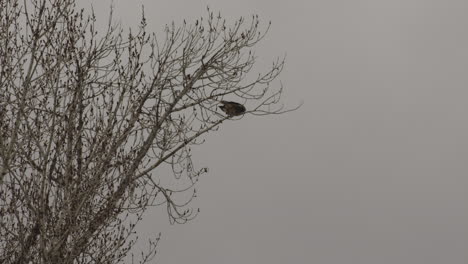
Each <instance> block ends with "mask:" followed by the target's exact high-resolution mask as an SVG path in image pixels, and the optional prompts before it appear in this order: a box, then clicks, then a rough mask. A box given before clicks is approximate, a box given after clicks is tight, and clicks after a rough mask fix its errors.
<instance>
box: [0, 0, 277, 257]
mask: <svg viewBox="0 0 468 264" xmlns="http://www.w3.org/2000/svg"><path fill="white" fill-rule="evenodd" d="M26 2H28V4H26ZM95 22H96V17H95V15H94V14H93V13H91V14H89V15H87V13H86V12H85V11H84V10H77V9H76V7H75V3H74V1H73V0H34V1H25V2H22V1H21V2H20V1H16V0H8V1H1V2H0V217H1V218H0V263H117V262H121V261H123V259H124V258H125V257H126V256H127V255H128V253H129V251H130V249H131V247H132V245H133V244H134V242H135V239H136V237H135V236H134V234H135V231H134V228H135V225H136V223H137V222H138V221H139V220H141V218H142V215H143V213H144V211H145V210H146V209H147V208H148V207H149V206H153V205H165V206H166V207H167V211H168V215H169V219H170V221H171V222H177V223H184V222H186V221H188V220H190V219H192V218H193V217H194V216H195V215H196V211H193V210H192V209H190V208H189V207H188V206H187V205H188V203H189V202H190V201H191V200H192V199H193V198H194V197H195V196H196V191H195V188H194V187H195V184H196V183H197V181H198V177H199V176H200V175H201V174H203V173H205V172H206V171H207V169H206V168H202V169H195V167H194V165H193V164H192V161H191V152H190V146H191V145H194V144H201V143H203V141H202V140H201V136H202V135H203V134H205V133H207V132H209V131H213V130H216V129H217V128H218V126H219V125H220V124H221V123H222V122H223V121H225V120H226V119H229V118H234V117H233V116H234V115H227V114H225V113H224V112H223V111H220V110H221V109H220V108H219V107H218V106H219V105H220V101H221V100H226V99H230V100H235V101H237V102H240V103H241V104H243V105H245V106H246V109H245V108H244V111H245V110H246V111H245V113H244V112H242V113H239V114H242V115H244V114H245V115H248V114H259V115H261V114H274V113H280V112H281V111H282V110H281V109H272V108H271V107H274V106H275V105H276V104H277V103H278V100H279V97H280V95H281V89H279V90H276V91H273V90H272V89H270V87H269V85H270V82H271V81H273V80H274V79H275V78H276V77H277V76H278V74H279V73H280V72H281V70H282V67H283V61H282V60H278V61H276V62H275V63H273V65H272V68H271V69H270V70H268V71H267V72H266V73H264V74H259V75H258V76H256V77H254V78H253V79H252V78H251V80H250V81H247V79H248V78H247V74H248V73H249V71H250V70H251V69H252V66H253V65H254V62H255V56H254V54H253V52H252V51H251V50H250V48H251V47H253V46H254V45H255V44H256V43H257V42H258V41H260V40H261V39H262V38H263V36H264V33H261V32H260V31H259V20H258V18H257V16H253V17H252V18H251V20H249V21H246V20H245V19H243V18H241V19H239V20H237V21H236V22H235V23H233V24H232V25H228V24H227V22H226V21H225V20H223V19H222V18H221V16H220V15H215V14H213V12H211V11H208V16H207V18H205V19H200V20H197V21H195V22H194V23H186V22H185V21H184V22H183V23H181V25H180V26H176V25H175V24H174V23H173V24H170V25H167V26H166V28H165V32H164V37H163V38H162V39H160V38H157V37H156V35H155V34H150V33H148V32H147V31H146V19H145V17H144V15H143V16H142V20H141V24H140V26H139V27H138V28H137V30H134V31H131V30H129V31H128V32H126V31H123V30H122V29H121V28H120V27H118V26H116V25H115V24H114V23H113V22H112V19H110V20H109V24H108V26H107V28H106V29H105V30H104V31H103V32H98V30H97V28H96V23H95ZM267 30H268V28H267ZM267 30H266V31H267ZM266 31H265V32H266ZM236 116H237V115H236ZM238 118H239V117H235V118H234V119H238ZM167 173H171V174H172V175H173V176H174V177H175V179H176V182H177V183H176V184H174V183H172V184H168V183H165V182H164V180H163V177H164V175H166V174H167ZM187 194H189V195H187ZM156 242H157V240H156V241H153V242H151V243H152V244H151V247H150V251H149V252H147V255H145V256H143V257H142V258H141V260H140V261H141V262H142V263H143V262H146V261H149V260H150V259H151V257H152V256H154V254H155V246H156Z"/></svg>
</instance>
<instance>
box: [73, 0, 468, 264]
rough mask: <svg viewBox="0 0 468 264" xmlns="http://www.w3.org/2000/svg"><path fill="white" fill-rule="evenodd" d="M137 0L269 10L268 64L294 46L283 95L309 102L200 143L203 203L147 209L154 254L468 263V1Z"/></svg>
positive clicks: (165, 18)
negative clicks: (179, 220)
mask: <svg viewBox="0 0 468 264" xmlns="http://www.w3.org/2000/svg"><path fill="white" fill-rule="evenodd" d="M89 2H93V3H94V7H95V10H96V13H97V14H98V18H99V17H101V18H102V19H105V17H106V16H107V12H108V9H109V8H108V7H109V1H90V0H80V3H83V4H86V3H89ZM141 4H144V5H145V7H146V14H147V19H148V24H149V28H150V30H154V31H160V30H161V29H162V28H163V25H164V24H165V23H170V22H171V21H173V20H174V21H176V22H180V21H182V19H184V18H185V19H187V20H188V21H189V20H191V19H195V18H198V17H200V16H204V15H206V6H207V5H209V6H210V7H211V9H212V10H214V11H221V12H222V14H224V15H225V16H226V17H227V18H231V19H235V18H237V17H239V16H249V15H250V14H253V13H255V14H259V15H260V18H261V19H262V20H263V21H265V23H267V22H268V21H269V20H271V21H272V23H273V24H272V29H271V31H270V33H269V35H268V36H267V38H266V39H265V40H264V41H263V42H262V43H261V44H260V45H259V46H258V47H257V48H256V51H257V54H258V55H259V56H260V63H265V64H266V63H269V62H270V61H271V60H273V59H274V57H275V56H282V55H284V54H287V64H286V68H285V70H284V72H283V74H282V75H281V77H280V79H281V81H282V83H283V85H284V86H285V93H284V102H285V103H286V104H289V105H291V106H294V105H295V104H297V103H299V102H301V101H304V105H303V107H302V108H301V109H300V110H298V111H296V112H293V113H289V114H285V115H280V116H270V117H264V118H255V117H252V116H247V117H244V118H243V119H242V120H241V121H238V122H231V123H224V124H223V127H222V128H221V129H220V130H219V131H218V132H216V133H210V134H209V135H208V136H207V142H206V144H204V145H202V146H201V147H199V148H196V149H194V151H195V153H196V155H195V160H196V161H197V163H198V164H199V165H200V166H208V167H209V168H210V171H209V173H208V174H207V175H206V176H204V177H203V178H202V180H201V182H200V185H199V187H198V193H199V198H198V199H197V201H196V202H195V203H194V206H198V207H200V208H201V214H200V215H199V216H198V218H197V219H196V220H194V221H192V222H190V223H188V224H185V225H174V226H170V225H169V224H168V221H167V217H166V216H165V215H164V211H163V210H162V208H160V209H157V210H156V211H155V212H154V213H153V214H149V215H148V217H147V219H146V220H145V221H144V223H143V226H142V228H141V229H140V230H144V232H145V234H151V233H155V234H156V233H158V232H162V233H163V238H162V241H161V243H160V245H159V249H160V253H159V255H158V256H157V263H161V264H178V263H191V264H206V263H223V264H234V263H235V264H238V263H260V264H266V263H268V264H284V263H314V264H315V263H319V264H339V263H346V264H375V263H378V264H387V263H388V264H395V263H398V264H440V263H451V264H452V263H455V264H458V263H460V264H465V263H468V175H467V174H468V100H467V99H468V31H467V29H468V16H467V13H468V1H463V0H460V1H455V0H453V1H452V0H445V1H436V0H367V1H365V0H308V1H306V0H304V1H300V0H288V1H273V0H236V1H227V0H217V1H215V0H185V1H181V0H180V1H176V0H173V1H170V0H152V1H149V0H146V1H130V0H119V1H117V0H116V1H115V5H116V13H115V15H116V18H117V19H118V20H120V21H122V23H123V25H124V26H127V25H128V26H130V25H132V24H133V25H137V23H138V21H139V14H140V5H141Z"/></svg>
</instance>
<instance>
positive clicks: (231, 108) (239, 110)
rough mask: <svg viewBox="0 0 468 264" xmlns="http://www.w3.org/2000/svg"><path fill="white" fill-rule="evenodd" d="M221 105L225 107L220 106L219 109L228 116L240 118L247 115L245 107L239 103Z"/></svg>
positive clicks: (223, 102) (227, 102)
mask: <svg viewBox="0 0 468 264" xmlns="http://www.w3.org/2000/svg"><path fill="white" fill-rule="evenodd" d="M221 103H222V104H223V105H221V106H219V108H220V109H221V110H223V112H224V113H226V114H227V115H228V116H238V115H242V114H243V113H245V106H243V105H241V104H239V103H236V102H229V101H221Z"/></svg>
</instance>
